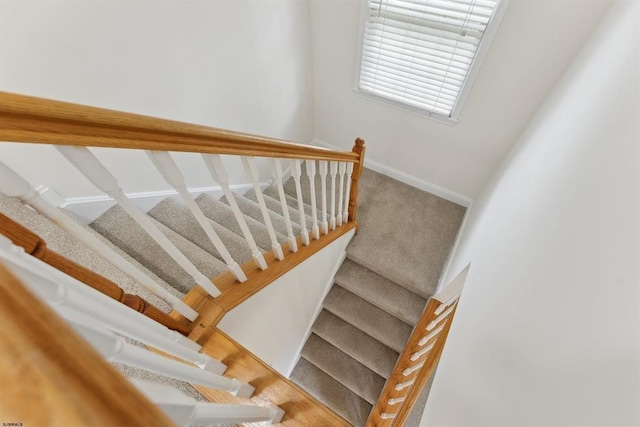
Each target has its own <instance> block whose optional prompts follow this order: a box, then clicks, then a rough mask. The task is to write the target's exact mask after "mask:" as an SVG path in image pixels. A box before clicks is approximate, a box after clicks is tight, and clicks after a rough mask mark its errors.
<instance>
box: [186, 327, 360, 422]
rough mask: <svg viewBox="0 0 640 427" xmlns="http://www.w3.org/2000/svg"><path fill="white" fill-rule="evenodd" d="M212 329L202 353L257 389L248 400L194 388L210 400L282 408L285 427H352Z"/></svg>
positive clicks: (204, 336) (201, 341)
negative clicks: (219, 362)
mask: <svg viewBox="0 0 640 427" xmlns="http://www.w3.org/2000/svg"><path fill="white" fill-rule="evenodd" d="M209 329H210V331H209V332H208V333H207V334H199V337H200V338H199V340H198V341H197V342H198V344H200V345H202V352H203V353H206V354H208V355H209V356H211V357H213V358H214V359H217V360H220V361H221V362H222V363H224V364H226V365H227V371H226V372H225V376H227V377H230V378H237V379H239V380H240V381H244V382H248V383H250V384H251V385H252V386H254V387H255V388H256V390H255V393H254V395H253V396H252V397H251V398H250V399H247V398H240V397H235V396H233V395H231V394H229V393H227V392H225V391H220V390H214V389H210V388H207V387H203V386H198V385H194V387H195V388H196V390H198V391H199V392H200V393H201V394H202V395H203V396H204V397H205V398H207V399H208V400H209V401H211V402H215V403H232V404H245V405H246V404H251V405H260V406H270V405H276V406H279V407H280V408H282V409H283V410H284V411H285V412H286V414H285V417H284V419H283V420H282V422H281V424H278V425H281V426H283V427H294V426H295V427H309V426H331V427H340V426H344V427H347V426H350V425H351V424H349V423H348V422H347V421H346V420H344V419H343V418H342V417H340V416H339V415H338V414H336V413H335V412H333V411H332V410H331V409H329V408H328V407H327V406H325V405H324V404H322V403H321V402H319V401H318V400H316V399H315V398H314V397H313V396H311V395H310V394H309V393H307V392H306V391H304V390H303V389H302V388H300V387H299V386H297V385H296V384H293V383H292V382H291V381H290V380H289V379H287V378H285V377H284V376H283V375H281V374H280V373H278V372H277V371H275V370H274V369H273V368H271V367H270V366H269V365H267V364H266V363H264V362H263V361H262V360H260V359H259V358H258V357H256V356H255V355H254V354H253V353H251V352H250V351H249V350H247V349H246V348H244V347H243V346H241V345H240V344H238V343H237V342H236V341H234V340H233V339H231V338H230V337H229V336H228V335H226V334H225V333H224V332H222V331H220V330H219V329H216V328H209ZM190 338H192V336H190ZM244 425H247V426H252V425H256V426H257V425H261V424H259V423H258V424H244Z"/></svg>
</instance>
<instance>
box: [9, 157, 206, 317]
mask: <svg viewBox="0 0 640 427" xmlns="http://www.w3.org/2000/svg"><path fill="white" fill-rule="evenodd" d="M0 192H2V193H4V194H6V195H7V196H11V197H17V198H19V199H20V200H21V201H22V202H23V203H25V204H27V205H29V206H31V207H32V208H33V209H35V210H36V211H38V212H40V213H41V214H42V215H44V216H46V217H47V218H49V219H50V220H51V221H52V222H54V223H56V224H58V225H59V226H60V227H62V228H63V229H65V230H66V231H67V232H68V233H69V234H71V235H72V236H73V237H75V238H76V239H78V240H80V241H81V242H82V243H84V244H85V245H87V246H89V247H90V248H91V249H93V250H94V251H95V252H96V253H97V254H100V255H101V256H102V257H103V258H104V259H106V260H107V261H108V262H109V263H111V264H112V265H113V266H114V267H116V268H117V269H118V270H120V271H122V272H123V273H125V274H126V275H128V276H130V277H131V278H133V279H134V280H135V281H136V282H138V283H139V284H140V285H142V286H144V287H145V288H146V289H148V290H149V291H150V292H152V293H154V294H155V295H157V296H158V297H160V298H162V299H163V300H164V301H166V302H167V303H168V304H169V305H171V307H172V308H173V309H174V310H175V311H177V312H178V313H180V314H182V315H183V316H184V317H186V318H187V319H189V320H192V321H193V320H195V319H196V318H197V317H198V312H197V311H195V310H194V309H192V308H191V307H189V306H188V305H187V304H185V303H184V302H183V301H181V300H180V299H179V298H177V297H175V296H174V295H172V294H170V293H169V292H168V291H167V290H166V289H164V288H162V286H160V285H159V284H157V283H156V282H154V281H153V280H152V279H151V278H150V277H149V276H147V275H146V274H144V273H143V272H142V271H140V270H138V269H137V268H136V267H134V266H133V265H132V264H131V263H130V262H129V261H127V260H125V259H124V258H123V257H122V256H120V255H119V254H118V253H116V252H115V251H114V250H113V249H111V248H110V247H109V246H107V245H106V244H105V243H103V242H102V241H101V240H100V239H98V238H96V237H95V236H94V235H92V234H91V233H90V232H88V231H87V230H85V229H84V228H83V227H82V226H81V225H79V224H78V223H76V222H75V221H73V220H72V219H71V218H69V217H68V216H67V215H65V214H64V213H63V212H62V211H60V210H59V209H57V208H55V207H54V206H52V205H50V204H49V203H47V202H46V201H45V200H44V199H43V198H42V197H40V195H39V194H38V193H37V192H36V191H35V190H34V189H33V187H32V186H31V185H30V184H29V183H28V182H27V181H25V180H24V179H23V178H22V177H21V176H20V175H18V174H16V173H15V172H14V171H13V170H11V169H10V168H9V167H7V166H6V165H5V164H4V163H2V162H0Z"/></svg>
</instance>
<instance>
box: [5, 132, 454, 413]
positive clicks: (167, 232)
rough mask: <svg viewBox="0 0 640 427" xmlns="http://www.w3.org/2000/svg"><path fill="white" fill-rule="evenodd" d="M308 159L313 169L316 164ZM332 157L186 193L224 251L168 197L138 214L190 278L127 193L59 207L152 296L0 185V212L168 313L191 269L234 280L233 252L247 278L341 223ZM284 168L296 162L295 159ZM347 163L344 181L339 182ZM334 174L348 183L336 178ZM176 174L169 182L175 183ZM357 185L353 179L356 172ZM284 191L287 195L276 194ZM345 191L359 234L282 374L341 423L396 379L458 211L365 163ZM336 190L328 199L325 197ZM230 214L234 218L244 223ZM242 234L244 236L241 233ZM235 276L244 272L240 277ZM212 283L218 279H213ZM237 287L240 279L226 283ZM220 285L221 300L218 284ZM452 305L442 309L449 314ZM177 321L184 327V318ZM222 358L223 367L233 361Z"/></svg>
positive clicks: (186, 294) (366, 409) (132, 374)
mask: <svg viewBox="0 0 640 427" xmlns="http://www.w3.org/2000/svg"><path fill="white" fill-rule="evenodd" d="M198 132H200V130H198ZM198 132H195V133H198ZM79 137H80V136H79ZM155 137H156V138H160V136H155ZM360 147H362V145H360ZM143 148H144V147H143ZM296 149H297V148H296ZM65 150H68V151H66V153H68V154H65ZM61 152H62V153H63V154H65V155H68V158H69V159H70V160H73V163H74V164H75V165H76V166H77V167H78V168H79V169H80V170H83V168H85V169H87V168H88V169H89V170H90V172H89V175H91V172H92V171H93V170H95V168H99V167H101V165H99V164H97V163H91V162H92V161H93V160H92V159H91V158H90V155H88V156H85V154H86V153H85V154H82V152H78V153H80V154H78V153H76V152H74V149H72V148H64V149H61ZM158 153H162V152H158ZM300 153H304V151H302V150H301V151H300ZM330 154H331V153H330V152H329V153H328V154H325V153H323V155H330ZM81 155H82V156H85V157H81ZM74 156H76V157H74ZM74 159H75V160H74ZM361 159H362V158H360V161H361ZM154 162H155V160H154ZM87 163H88V164H90V165H91V167H88V166H87ZM323 163H324V164H323ZM307 164H308V165H311V167H312V168H315V167H316V166H315V165H316V163H315V161H312V162H311V163H307ZM338 164H339V163H338V162H332V161H329V162H327V161H324V162H323V161H320V162H318V166H319V169H320V176H321V177H322V179H313V178H312V177H315V175H316V171H315V170H307V169H306V168H305V166H304V163H300V162H298V163H297V167H298V170H297V171H296V168H295V167H294V168H293V169H292V171H291V173H292V175H293V177H292V178H290V179H288V180H287V181H286V182H284V183H283V185H282V187H279V186H278V185H275V184H274V185H273V186H269V187H267V188H266V189H264V191H262V192H261V193H258V192H254V191H249V192H247V193H246V194H244V195H239V194H235V195H234V196H233V197H231V198H230V196H231V194H230V193H226V195H225V196H224V197H222V198H220V199H217V198H214V197H212V196H211V195H209V194H205V193H203V194H200V195H198V196H197V197H195V199H194V200H193V201H194V202H195V205H197V210H199V211H201V212H202V213H203V214H204V220H205V221H206V222H207V224H208V226H209V227H210V228H211V229H212V230H213V232H215V234H216V235H217V236H218V237H219V238H220V240H221V241H222V243H223V245H224V248H225V249H224V250H226V251H227V252H228V253H226V254H225V253H224V251H223V250H221V247H220V246H219V245H217V244H215V243H214V242H213V241H212V239H211V238H210V237H209V236H208V235H207V234H206V233H205V232H203V226H202V223H201V222H199V221H200V220H199V219H198V220H197V219H196V216H194V213H193V212H194V210H193V206H187V204H185V203H184V202H183V201H181V200H179V197H177V196H176V197H173V196H172V197H167V198H166V199H164V200H162V201H161V202H160V203H158V204H157V205H156V206H154V207H153V208H152V209H151V210H149V211H148V212H146V215H144V216H145V218H146V219H145V221H147V222H148V223H149V224H150V225H151V226H152V227H154V228H157V230H159V231H160V232H161V234H162V236H161V237H162V239H165V238H166V239H167V240H168V242H169V245H170V246H173V247H175V248H177V250H178V251H179V252H180V253H182V254H184V256H186V258H187V261H186V262H187V263H190V264H191V265H192V267H195V270H197V271H196V273H197V274H196V275H194V274H193V271H194V269H192V270H191V271H189V268H185V262H183V261H182V262H181V261H180V258H179V257H176V256H174V255H173V254H172V253H171V251H167V249H166V246H167V245H162V244H161V243H160V240H162V239H160V240H159V238H158V236H153V235H152V234H150V233H149V231H148V230H145V229H143V227H142V226H141V225H140V221H139V220H136V219H135V217H132V215H131V213H130V212H128V211H127V208H126V206H127V205H126V203H128V202H127V200H124V202H126V203H124V202H123V203H120V204H116V205H115V206H113V207H111V208H110V209H108V210H107V211H106V212H104V213H103V214H102V215H100V216H99V217H98V218H97V219H96V220H95V221H93V222H92V223H91V224H88V225H85V224H81V223H80V222H79V221H78V220H77V219H76V218H74V217H73V214H71V213H70V212H66V213H65V214H66V215H65V218H64V219H63V220H62V222H67V221H71V222H74V223H75V225H76V226H77V225H80V226H81V227H82V228H83V229H84V230H86V231H88V232H89V233H90V234H91V235H93V236H94V237H97V238H98V239H99V240H100V241H101V242H102V243H104V244H105V245H106V247H108V248H111V249H113V251H115V253H116V254H118V255H120V256H122V257H123V258H124V259H125V260H127V261H128V262H130V263H131V264H132V265H133V266H134V267H136V268H137V269H138V270H139V271H141V272H143V273H144V274H145V276H146V277H148V278H151V279H152V280H153V282H154V283H155V285H154V286H158V287H160V288H161V289H160V292H159V294H161V295H168V296H169V297H171V298H169V299H167V297H164V298H162V299H161V298H158V297H157V296H156V295H154V293H151V292H149V290H148V289H146V288H145V287H142V286H140V284H139V283H138V282H137V281H135V280H132V279H131V277H129V276H127V275H126V274H123V273H122V272H121V271H120V270H119V269H118V268H114V266H113V265H112V264H111V263H109V262H106V261H105V260H104V259H102V258H101V257H100V256H97V254H96V253H95V252H93V251H91V250H88V249H87V247H86V246H85V245H84V244H83V243H81V242H79V241H78V240H77V239H75V238H74V237H72V236H71V235H70V234H68V233H67V232H66V231H64V230H62V229H61V228H60V227H58V226H57V225H55V224H53V223H52V222H50V221H49V220H48V219H46V218H44V217H43V216H41V215H40V214H38V213H36V212H35V211H33V210H31V209H29V208H27V207H26V206H24V205H23V204H22V203H21V202H20V201H19V200H18V199H17V198H14V197H7V196H5V195H2V193H0V212H3V213H6V214H7V215H8V216H10V217H12V218H13V219H15V220H17V221H18V222H20V223H22V224H24V225H25V226H26V227H27V228H29V229H31V230H33V231H35V232H36V233H37V234H39V235H40V236H41V237H42V238H44V240H46V241H47V245H48V247H51V248H53V249H54V250H55V251H57V252H58V253H59V254H61V255H63V256H66V257H67V258H69V259H70V260H72V261H75V262H77V263H78V264H80V265H82V266H85V267H87V268H89V269H91V270H93V271H95V272H97V273H98V274H100V275H102V276H104V277H105V278H107V279H110V280H112V281H113V282H115V283H117V284H118V285H119V286H120V287H121V288H123V289H124V291H125V292H127V293H131V294H134V295H139V296H141V297H142V298H144V300H146V301H148V302H150V303H151V304H152V305H154V306H155V307H158V308H159V309H161V310H163V311H165V312H169V311H170V310H171V306H170V305H169V304H167V302H166V301H167V300H169V301H178V300H182V299H184V301H187V302H188V301H189V298H192V297H193V295H196V294H194V292H196V293H197V292H203V291H202V289H201V288H198V287H196V282H194V278H196V281H197V277H198V276H197V275H201V276H202V277H204V278H205V280H208V279H206V278H219V277H222V276H224V275H225V274H226V275H228V274H231V272H233V273H234V274H235V275H236V277H238V271H239V270H234V269H233V268H232V266H231V264H230V259H232V261H234V262H235V263H237V264H238V265H242V266H247V265H251V267H250V268H253V269H254V270H255V271H256V273H254V277H257V276H258V275H259V274H260V271H259V269H257V268H256V267H257V266H260V265H261V261H260V260H261V259H262V260H264V259H265V258H268V259H274V257H275V258H280V257H282V256H283V254H282V248H287V247H289V248H291V247H292V246H291V245H295V244H296V240H295V239H294V238H293V236H294V235H295V236H301V235H302V236H303V237H305V238H307V242H306V244H308V238H309V236H311V238H313V237H315V238H316V239H318V238H319V239H321V240H322V238H323V237H325V236H324V234H326V232H327V231H328V230H330V229H331V230H333V229H334V227H336V226H340V225H341V224H342V218H343V214H342V212H343V211H344V221H345V223H346V221H347V213H346V212H347V208H348V209H349V219H351V214H352V209H353V215H354V216H355V208H356V206H355V205H353V206H352V205H351V203H349V205H348V206H347V202H350V199H349V188H350V185H351V181H350V176H351V170H352V169H351V168H352V166H351V165H350V164H349V163H348V162H346V161H345V162H342V163H341V164H340V170H339V175H336V174H337V171H338ZM247 165H248V166H249V167H248V168H247V170H251V164H250V163H248V162H247ZM292 165H294V166H296V163H292ZM301 165H302V167H301ZM345 165H346V166H345ZM0 166H1V165H0ZM210 167H211V168H212V175H214V177H215V179H216V181H218V182H221V183H222V184H223V188H224V186H225V185H228V183H226V181H225V180H226V178H225V177H224V171H223V173H222V175H219V174H220V170H219V169H218V170H215V171H214V170H213V169H214V167H213V166H210ZM323 168H324V170H323ZM159 170H160V171H161V173H163V176H165V179H166V180H167V182H169V183H171V184H172V185H173V186H174V187H175V188H177V189H178V191H179V192H180V188H181V186H182V188H183V187H184V186H183V184H182V183H181V182H180V177H179V174H178V175H176V174H175V173H174V174H173V175H172V174H171V173H170V172H167V171H166V170H164V171H163V169H162V168H160V167H159ZM345 170H346V172H347V175H346V178H347V180H344V177H345ZM327 173H329V177H330V178H331V177H333V178H335V177H336V176H339V182H340V186H339V191H340V194H339V196H338V193H337V192H336V190H335V181H337V180H335V179H326V180H325V177H326V175H327ZM89 175H88V176H89ZM98 175H99V174H98ZM167 175H168V176H167ZM176 176H178V178H176ZM294 178H295V179H294ZM90 179H91V178H90ZM311 179H313V181H311ZM343 181H346V182H345V183H344V184H345V185H343ZM16 182H18V181H16ZM94 182H95V181H94ZM173 182H176V183H175V185H174V183H173ZM253 183H254V188H257V177H256V176H253ZM354 183H355V184H357V178H356V177H355V174H354ZM99 184H101V183H99ZM355 184H354V185H355ZM345 186H346V192H345V194H344V195H343V189H345ZM106 187H109V185H106ZM110 188H111V187H110ZM183 189H184V188H183ZM282 190H284V193H282V194H281V191H282ZM25 191H26V190H25ZM104 191H105V192H107V193H109V191H111V192H112V193H109V194H113V196H112V197H114V198H116V200H118V198H121V197H122V196H121V195H120V194H119V193H118V191H119V190H118V189H117V186H116V190H113V189H105V190H104ZM353 191H355V195H356V197H358V191H359V198H358V204H357V208H358V224H359V225H358V233H357V235H356V236H355V237H354V238H353V240H352V241H351V243H350V244H349V246H348V248H347V259H346V260H345V261H344V262H343V264H342V265H341V267H340V268H339V270H338V272H337V274H336V276H335V278H334V285H333V287H332V288H331V290H330V291H329V293H328V295H327V296H326V299H325V300H324V302H323V305H322V311H321V312H320V314H319V316H318V317H317V319H316V321H315V323H314V324H313V326H312V329H311V333H310V335H309V337H308V339H307V341H306V343H305V345H304V347H303V349H302V352H301V354H300V359H299V361H298V363H297V365H296V366H295V369H294V370H293V372H292V374H291V376H290V378H291V380H292V381H293V382H294V383H296V384H298V385H299V386H300V387H302V388H303V389H304V390H306V391H307V392H308V393H310V394H311V395H312V396H314V397H315V398H316V399H318V400H319V401H320V402H322V403H324V404H325V405H326V406H328V407H329V408H330V409H331V410H332V411H334V412H335V413H337V414H338V415H340V416H341V417H342V418H343V419H344V420H346V421H347V422H349V423H350V424H352V425H354V426H364V425H365V423H367V419H368V417H369V415H370V414H371V413H372V409H374V407H375V406H376V405H377V404H380V399H381V394H383V395H384V392H383V390H386V388H388V387H390V386H391V385H394V384H395V382H392V381H391V378H392V376H394V375H396V376H397V371H398V369H399V366H400V361H399V356H400V355H401V354H402V355H403V357H404V358H405V359H406V357H407V356H406V355H407V354H411V353H407V352H408V351H409V350H410V348H409V346H408V342H410V341H416V339H417V338H415V337H416V336H417V335H416V334H418V333H422V332H421V331H418V330H417V329H418V328H416V329H415V330H414V326H416V324H418V323H419V322H423V323H424V322H425V312H426V311H425V306H426V305H427V301H428V300H429V298H430V297H431V296H433V295H434V293H435V290H436V287H437V285H438V280H439V278H440V275H441V273H442V269H443V267H444V264H445V262H446V259H447V256H448V254H449V252H450V250H451V248H452V246H453V243H454V240H455V237H456V235H457V232H458V229H459V227H460V224H461V222H462V218H463V215H464V211H465V210H464V208H463V207H461V206H458V205H456V204H454V203H451V202H448V201H446V200H444V199H441V198H438V197H436V196H434V195H431V194H428V193H425V192H422V191H420V190H417V189H415V188H413V187H410V186H408V185H405V184H402V183H400V182H398V181H396V180H393V179H391V178H388V177H386V176H383V175H381V174H378V173H375V172H373V171H370V170H364V171H363V172H362V176H361V179H360V184H359V189H358V186H357V185H356V186H355V189H352V192H351V196H352V197H351V201H352V200H353V199H354V198H353V194H354V192H353ZM334 193H335V195H336V197H333V195H334ZM25 194H26V193H25ZM181 194H182V193H181ZM329 194H330V195H332V196H331V197H332V198H331V200H332V203H336V204H338V206H337V214H338V215H337V220H334V218H327V212H328V211H331V212H333V211H334V209H335V207H334V206H331V207H329V206H327V196H326V195H329ZM21 197H22V196H21ZM345 197H346V199H345ZM336 199H337V200H338V202H336ZM320 200H322V203H321V202H320ZM343 200H345V202H344V206H343V205H342V203H343V202H342V201H343ZM193 201H191V202H193ZM237 208H239V212H238V210H237ZM265 208H266V209H265ZM283 209H285V211H286V212H285V211H283ZM300 209H302V211H303V212H304V213H303V214H301V212H300ZM287 214H288V215H287ZM238 215H241V217H242V219H241V220H240V219H239V218H238ZM57 222H60V221H57ZM336 222H337V224H336ZM248 235H250V236H252V237H251V238H250V239H248V238H247V236H248ZM305 238H298V243H297V244H299V245H303V244H305ZM287 245H289V246H287ZM279 251H280V252H279ZM285 252H286V250H285ZM289 255H290V254H289V253H287V255H285V256H284V261H276V262H280V263H283V262H286V260H287V256H289ZM270 257H271V258H270ZM265 265H266V264H265ZM243 268H244V269H245V272H246V271H248V270H247V267H243ZM267 271H269V270H267ZM240 274H242V272H241V273H240ZM243 279H244V280H246V277H244V278H243ZM244 280H239V281H244ZM232 281H234V282H235V279H233V278H232ZM250 281H251V280H250ZM214 283H219V282H218V281H216V280H214ZM236 283H237V282H236ZM267 284H268V283H265V285H262V286H266V285H267ZM210 285H211V283H208V286H210ZM242 285H245V284H244V283H239V284H234V286H242ZM220 289H221V290H222V292H223V296H224V295H225V292H226V291H227V288H225V287H222V288H220ZM238 289H239V288H238ZM208 292H209V293H210V294H212V292H220V290H218V289H216V288H215V287H214V289H213V290H212V291H209V290H208ZM156 294H158V292H156ZM203 295H205V297H204V298H205V300H207V301H213V303H214V304H215V303H216V301H218V300H217V299H211V298H210V297H208V296H206V294H203ZM212 295H213V294H212ZM214 296H215V295H214ZM444 303H445V301H442V304H440V306H439V307H440V308H444V307H446V306H447V305H446V304H444ZM449 304H451V303H449ZM175 307H176V306H175V305H174V306H173V308H174V310H175V309H176V308H175ZM223 308H225V307H223ZM225 309H226V308H225ZM450 311H451V310H449V312H450ZM431 312H433V310H431ZM449 312H447V313H445V315H449ZM200 314H203V313H202V312H200ZM436 314H437V312H436ZM185 316H186V315H185ZM174 317H175V316H174ZM176 318H180V316H177V317H176ZM182 319H183V320H184V321H185V322H186V323H185V325H186V324H187V323H188V322H187V321H186V319H184V318H182ZM217 320H219V319H217ZM171 321H173V320H171ZM445 323H446V322H445ZM214 325H215V321H213V322H212V323H211V326H214ZM216 333H217V332H215V333H214V335H215V334H216ZM443 335H446V334H443ZM190 338H192V336H191V335H190ZM192 339H194V340H196V339H197V338H195V337H193V338H192ZM224 339H226V338H223V339H222V340H223V341H224ZM221 342H222V341H221ZM414 344H415V343H414ZM216 351H217V350H216ZM434 353H435V352H434ZM223 357H224V356H223ZM434 357H435V356H434ZM218 360H222V359H218ZM402 360H404V359H402ZM433 360H436V359H433ZM230 362H232V361H225V363H230ZM423 364H424V363H423ZM116 366H117V368H118V369H119V370H120V371H121V372H122V373H123V374H125V375H126V376H127V377H129V378H132V379H133V378H138V379H140V378H143V379H144V380H147V381H151V382H155V383H160V384H165V383H167V379H166V378H165V377H163V376H161V375H157V374H149V373H148V372H145V371H143V370H140V369H136V368H131V367H130V366H127V365H123V364H116ZM229 366H230V369H231V368H232V366H231V365H229ZM412 372H413V371H412ZM247 381H248V380H247ZM394 381H396V380H395V379H394ZM170 384H171V385H172V386H174V387H175V388H178V389H180V390H182V391H183V392H185V393H186V394H188V395H190V396H192V397H193V398H194V399H196V400H199V401H206V400H207V399H211V396H217V395H215V394H209V393H207V392H206V391H203V389H202V388H201V387H196V388H197V390H200V391H203V394H204V396H203V394H201V393H199V392H198V391H196V389H194V388H192V387H191V386H190V385H189V384H188V383H186V382H185V381H176V380H172V381H170ZM396 390H398V389H396ZM418 392H419V390H418ZM205 396H206V397H205ZM224 399H226V398H224ZM223 402H226V400H223ZM412 403H413V402H412ZM421 407H423V402H422V405H418V408H421ZM287 411H288V410H287ZM385 416H387V414H382V415H381V419H385ZM417 417H419V413H418V414H417ZM376 419H377V418H376ZM289 421H290V424H288V425H305V424H301V423H300V422H298V423H296V421H295V420H289ZM376 422H377V421H376ZM306 423H307V424H308V421H306ZM373 425H378V424H373Z"/></svg>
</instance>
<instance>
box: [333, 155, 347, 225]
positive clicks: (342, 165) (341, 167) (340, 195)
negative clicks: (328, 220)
mask: <svg viewBox="0 0 640 427" xmlns="http://www.w3.org/2000/svg"><path fill="white" fill-rule="evenodd" d="M346 169H347V165H346V163H345V162H340V163H338V173H339V174H340V187H339V189H338V214H337V215H336V221H337V223H338V227H340V226H341V225H342V199H343V198H344V195H343V191H342V190H344V172H345V170H346Z"/></svg>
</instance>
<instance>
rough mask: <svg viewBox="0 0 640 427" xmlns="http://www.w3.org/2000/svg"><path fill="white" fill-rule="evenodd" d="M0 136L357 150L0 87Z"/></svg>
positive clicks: (135, 144) (181, 147)
mask: <svg viewBox="0 0 640 427" xmlns="http://www.w3.org/2000/svg"><path fill="white" fill-rule="evenodd" d="M0 140H2V141H10V142H30V143H38V144H54V145H77V146H84V147H111V148H127V149H141V150H157V151H184V152H192V153H208V154H233V155H241V156H258V157H277V158H290V159H305V160H331V161H343V162H353V163H356V164H357V163H359V161H360V157H359V155H358V153H355V152H348V151H336V150H330V149H326V148H320V147H311V146H308V145H303V144H295V143H292V142H287V141H283V140H279V139H274V138H266V137H262V136H257V135H251V134H246V133H240V132H233V131H229V130H224V129H218V128H214V127H208V126H202V125H195V124H189V123H184V122H177V121H172V120H165V119H159V118H154V117H149V116H142V115H138V114H131V113H125V112H120V111H114V110H107V109H104V108H96V107H88V106H84V105H78V104H72V103H68V102H61V101H53V100H48V99H42V98H35V97H30V96H24V95H17V94H11V93H6V92H0Z"/></svg>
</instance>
